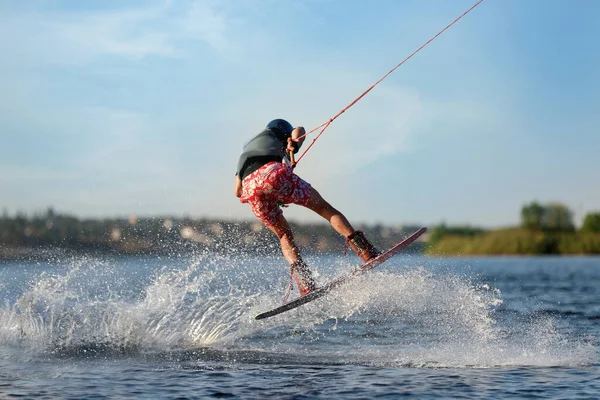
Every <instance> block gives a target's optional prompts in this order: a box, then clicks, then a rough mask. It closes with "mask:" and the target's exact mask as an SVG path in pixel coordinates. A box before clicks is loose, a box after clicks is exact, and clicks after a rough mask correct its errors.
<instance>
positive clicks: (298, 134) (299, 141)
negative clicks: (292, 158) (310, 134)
mask: <svg viewBox="0 0 600 400" xmlns="http://www.w3.org/2000/svg"><path fill="white" fill-rule="evenodd" d="M305 133H306V130H304V127H303V126H297V127H295V128H294V130H293V131H292V140H293V141H294V142H295V143H297V144H296V149H294V148H293V147H292V146H291V145H290V144H288V148H287V151H288V152H289V151H293V152H294V153H297V152H298V150H299V149H300V147H301V146H302V143H304V139H305V138H304V137H302V138H301V139H298V138H299V137H301V136H304V134H305Z"/></svg>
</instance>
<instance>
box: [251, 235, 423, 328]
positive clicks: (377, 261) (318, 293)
mask: <svg viewBox="0 0 600 400" xmlns="http://www.w3.org/2000/svg"><path fill="white" fill-rule="evenodd" d="M425 231H427V228H421V229H419V230H418V231H416V232H415V233H413V234H412V235H410V236H409V237H407V238H406V239H404V240H402V241H401V242H400V243H398V244H396V245H395V246H393V247H392V248H390V249H389V250H387V251H385V252H383V253H381V254H380V255H378V256H377V257H375V258H373V259H371V260H369V261H368V262H366V263H365V264H363V265H361V266H360V267H358V268H356V269H355V270H353V271H352V272H351V273H349V274H348V275H344V276H341V277H339V278H337V279H334V280H333V281H331V282H329V283H328V284H326V285H325V286H323V287H320V288H317V289H315V290H313V291H312V292H310V293H308V294H307V295H305V296H302V297H299V298H297V299H295V300H292V301H290V302H289V303H285V304H284V305H282V306H279V307H277V308H274V309H273V310H271V311H267V312H264V313H262V314H258V315H257V316H256V317H255V318H256V319H265V318H269V317H272V316H274V315H277V314H281V313H283V312H286V311H289V310H291V309H294V308H296V307H299V306H301V305H303V304H306V303H308V302H311V301H313V300H316V299H318V298H319V297H322V296H324V295H326V294H327V293H329V292H330V291H331V290H333V289H335V288H337V287H338V286H341V285H343V284H344V283H346V282H348V281H349V280H351V279H352V278H354V277H356V276H358V275H361V274H363V273H365V272H367V271H370V270H372V269H373V268H375V267H377V266H378V265H381V264H383V263H384V262H386V261H387V260H389V259H390V258H392V257H393V256H395V255H396V254H398V253H399V252H400V250H402V249H404V248H405V247H407V246H408V245H410V244H411V243H413V242H414V241H415V240H417V239H418V238H419V236H421V235H422V234H424V233H425Z"/></svg>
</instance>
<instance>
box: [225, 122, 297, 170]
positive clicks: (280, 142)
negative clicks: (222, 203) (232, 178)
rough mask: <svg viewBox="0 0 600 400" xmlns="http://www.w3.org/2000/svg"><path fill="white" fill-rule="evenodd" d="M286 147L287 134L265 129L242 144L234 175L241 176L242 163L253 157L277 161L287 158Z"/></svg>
mask: <svg viewBox="0 0 600 400" xmlns="http://www.w3.org/2000/svg"><path fill="white" fill-rule="evenodd" d="M286 148H287V136H285V135H284V134H280V133H279V132H278V131H274V130H271V129H265V130H264V131H262V132H261V133H259V134H258V135H256V136H255V137H253V138H252V139H250V140H249V141H248V142H247V143H246V144H245V145H244V148H243V150H242V154H241V155H240V159H239V160H238V165H237V171H236V175H237V176H239V177H240V178H241V177H242V172H243V171H242V170H243V168H244V165H245V164H246V163H247V162H248V161H249V160H250V159H251V158H253V157H265V158H267V157H271V158H272V159H277V160H279V161H282V160H283V159H286V160H288V155H287V154H286V151H285V149H286Z"/></svg>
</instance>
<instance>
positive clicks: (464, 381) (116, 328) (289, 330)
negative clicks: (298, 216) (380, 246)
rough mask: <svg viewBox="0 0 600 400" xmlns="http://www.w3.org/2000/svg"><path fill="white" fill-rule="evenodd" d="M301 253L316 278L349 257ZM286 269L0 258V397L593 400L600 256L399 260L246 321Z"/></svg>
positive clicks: (201, 261) (276, 262)
mask: <svg viewBox="0 0 600 400" xmlns="http://www.w3.org/2000/svg"><path fill="white" fill-rule="evenodd" d="M307 260H308V262H309V264H310V265H312V266H314V268H315V270H317V272H318V276H317V279H318V281H319V282H320V283H321V284H322V283H325V282H327V281H329V280H330V279H333V278H335V277H337V276H340V275H342V274H344V273H347V272H348V271H349V270H350V269H351V268H353V267H356V266H357V265H358V262H357V258H356V257H350V256H348V257H342V256H311V257H307ZM288 279H289V277H288V275H287V270H286V267H285V262H284V261H283V259H282V258H281V257H267V258H265V257H252V256H247V255H243V254H229V255H228V256H223V255H215V254H196V255H193V256H185V257H167V258H164V257H84V256H79V257H68V258H66V257H64V258H62V259H61V258H56V257H50V256H49V258H48V260H47V261H43V262H40V261H36V262H33V261H31V262H24V261H19V262H3V263H0V397H2V398H33V397H35V398H72V399H97V398H137V399H144V398H147V399H160V398H164V399H171V398H211V397H221V398H223V397H225V398H251V399H256V398H260V399H263V398H267V399H269V398H272V399H284V398H294V399H312V398H329V399H331V398H343V399H355V398H357V399H358V398H398V397H401V396H412V397H415V398H473V399H481V398H494V399H498V398H511V399H512V398H564V399H571V398H580V399H584V398H589V399H597V398H600V363H599V351H598V349H599V338H600V323H599V322H600V258H599V257H568V258H567V257H565V258H558V257H556V258H550V257H528V258H520V257H506V258H504V257H497V258H429V257H420V256H398V257H396V258H393V259H392V260H390V261H388V262H387V263H385V264H384V265H382V266H380V267H378V268H377V269H375V270H373V271H372V272H369V273H367V274H365V275H363V276H361V277H358V278H357V279H355V280H354V281H352V282H351V283H349V284H348V285H346V286H343V287H341V288H339V289H338V290H336V291H334V292H332V293H331V294H330V295H328V296H327V297H324V298H321V299H319V300H316V301H314V302H312V303H309V304H307V305H305V306H302V307H300V308H298V309H296V310H292V311H290V312H287V313H284V314H282V315H280V316H276V317H273V318H270V319H267V320H262V321H256V320H254V316H255V315H256V314H258V313H260V312H264V311H267V310H269V309H271V308H273V307H276V306H278V305H280V304H281V300H282V297H283V295H284V293H285V289H286V286H287V284H288ZM295 296H297V292H292V298H293V297H295Z"/></svg>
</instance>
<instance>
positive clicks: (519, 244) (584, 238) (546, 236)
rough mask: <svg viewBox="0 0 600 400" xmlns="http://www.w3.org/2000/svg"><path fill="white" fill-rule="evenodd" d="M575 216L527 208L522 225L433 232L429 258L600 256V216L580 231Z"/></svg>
mask: <svg viewBox="0 0 600 400" xmlns="http://www.w3.org/2000/svg"><path fill="white" fill-rule="evenodd" d="M572 216H573V214H572V213H571V211H570V210H569V209H568V208H567V207H565V206H564V205H562V204H560V203H550V204H547V205H541V204H539V203H537V202H532V203H530V204H526V205H525V206H523V208H522V209H521V225H520V226H519V227H511V228H504V229H494V230H484V229H480V228H473V227H469V226H466V227H448V226H446V225H444V224H442V225H440V226H437V227H435V228H433V229H432V232H431V236H430V240H429V242H428V244H427V247H426V250H425V254H427V255H431V256H475V255H593V254H600V213H589V214H587V215H586V217H585V218H584V221H583V224H582V226H581V228H580V229H579V230H576V228H575V225H574V224H573V217H572Z"/></svg>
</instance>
